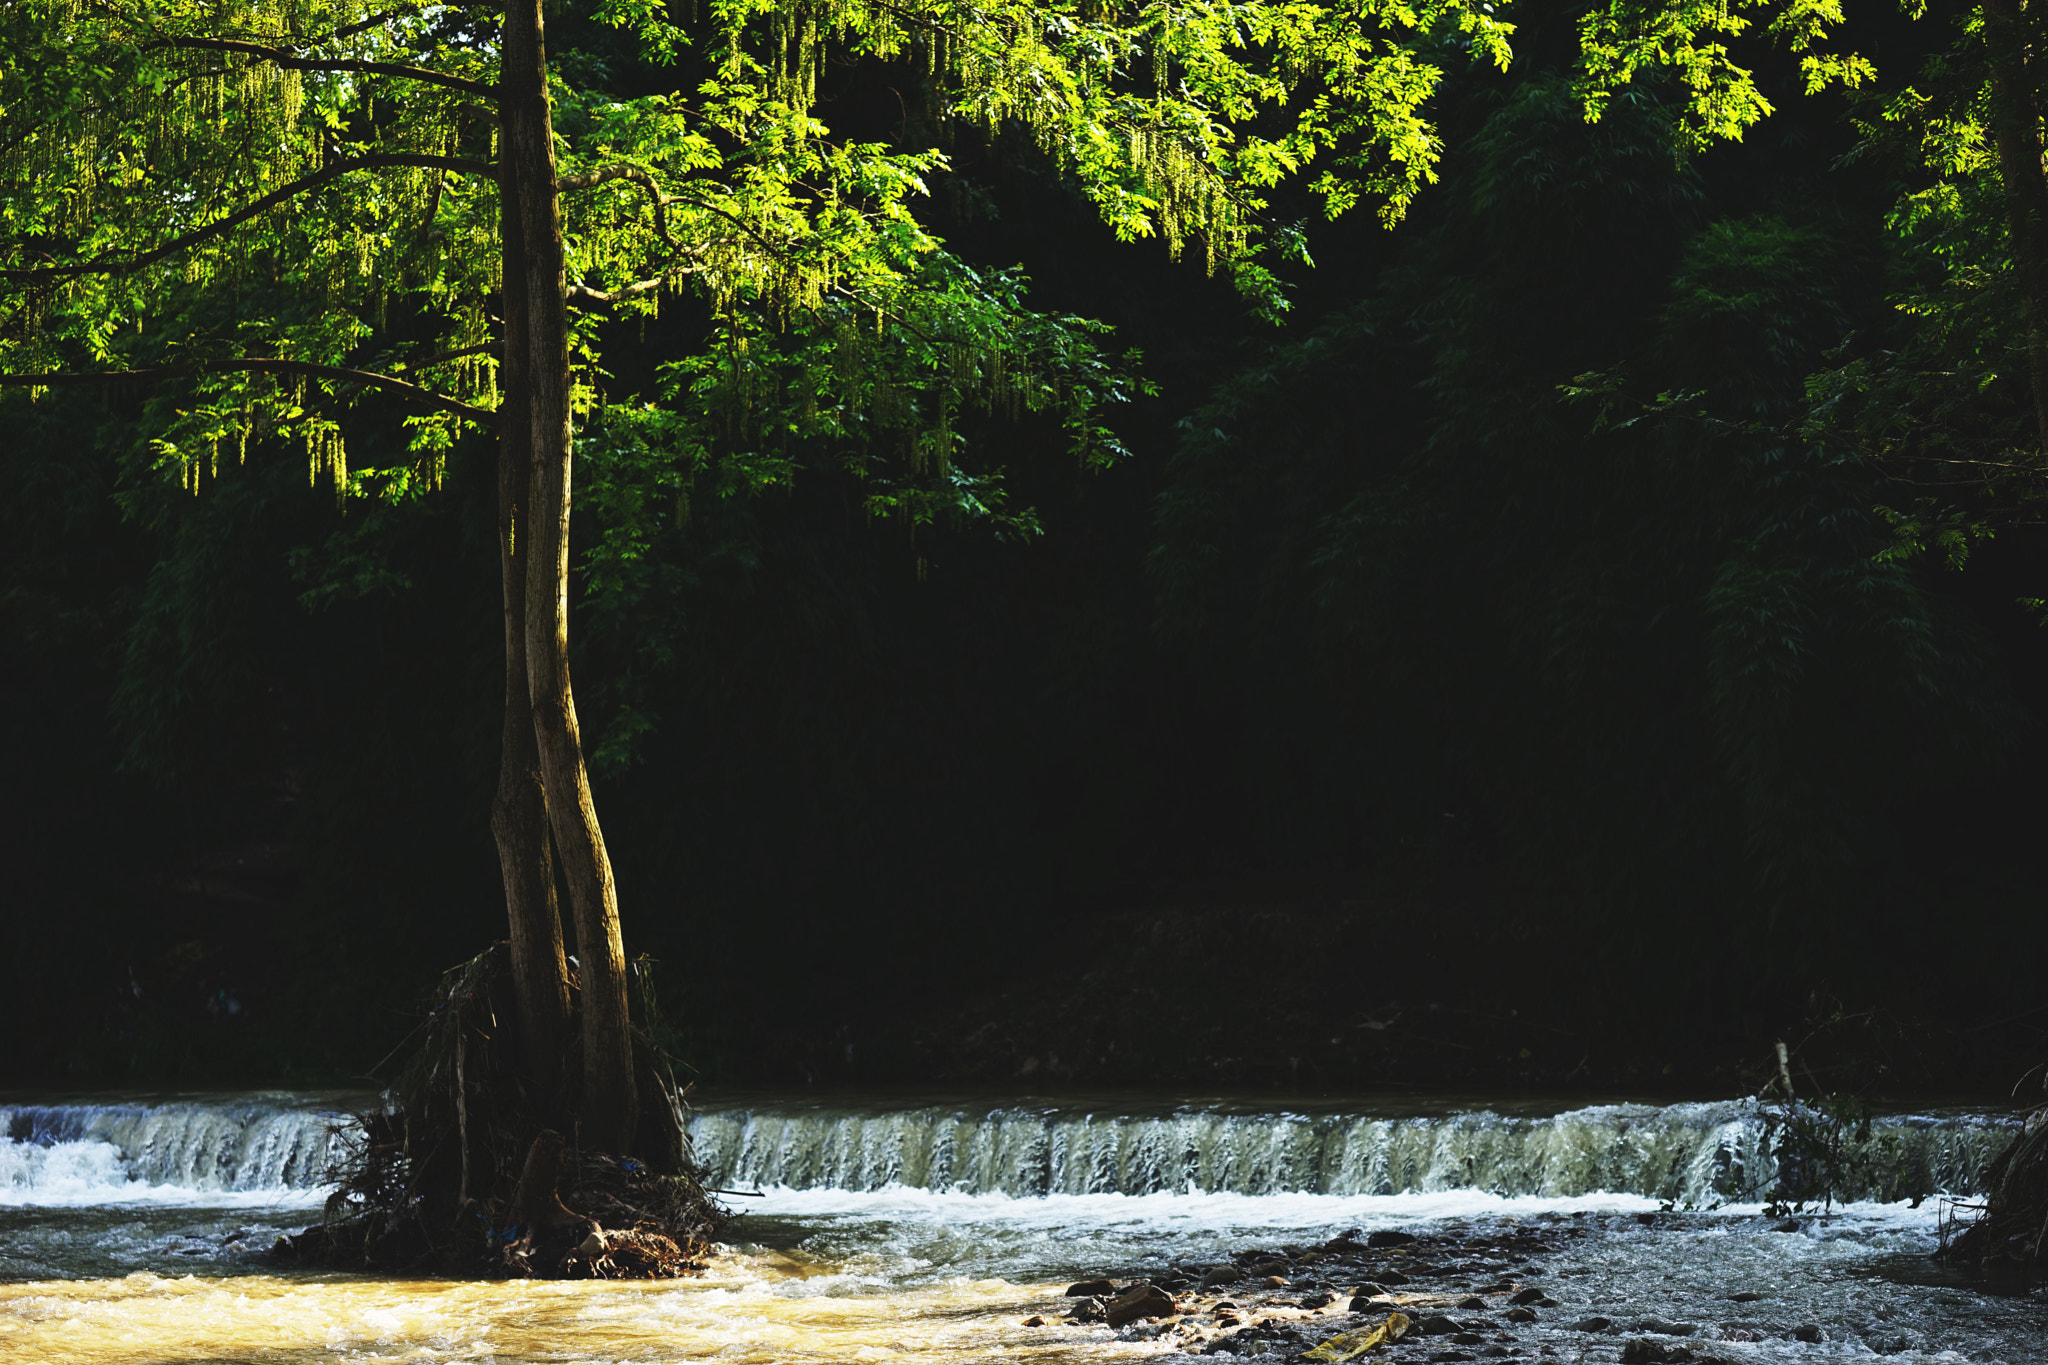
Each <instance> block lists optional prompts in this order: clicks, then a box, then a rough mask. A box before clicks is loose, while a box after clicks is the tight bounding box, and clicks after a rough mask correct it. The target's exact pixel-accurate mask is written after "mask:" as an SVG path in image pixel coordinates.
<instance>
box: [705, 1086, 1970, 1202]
mask: <svg viewBox="0 0 2048 1365" xmlns="http://www.w3.org/2000/svg"><path fill="white" fill-rule="evenodd" d="M690 1132H691V1137H692V1140H693V1141H694V1143H695V1146H696V1152H697V1158H698V1160H699V1161H701V1162H703V1163H704V1165H705V1166H706V1167H708V1168H709V1170H710V1171H711V1174H712V1178H713V1180H714V1181H715V1182H716V1183H718V1184H720V1185H723V1186H727V1187H735V1188H736V1187H753V1186H771V1187H782V1188H788V1189H800V1190H801V1189H820V1188H834V1189H846V1190H879V1189H883V1188H885V1187H888V1186H891V1185H903V1186H908V1187H911V1188H915V1189H924V1190H933V1191H953V1192H958V1193H963V1194H1006V1195H1011V1196H1014V1197H1030V1196H1037V1195H1052V1194H1068V1195H1081V1194H1127V1195H1141V1194H1154V1193H1159V1192H1163V1191H1164V1192H1174V1191H1180V1192H1187V1191H1198V1192H1204V1193H1232V1194H1246V1195H1274V1194H1297V1193H1313V1194H1328V1195H1386V1194H1420V1193H1440V1192H1444V1191H1450V1190H1476V1191H1482V1192H1485V1193H1488V1194H1495V1195H1502V1196H1532V1195H1533V1196H1546V1197H1552V1198H1557V1197H1564V1196H1571V1195H1583V1194H1592V1193H1595V1192H1607V1193H1614V1194H1636V1195H1642V1196H1645V1197H1647V1198H1651V1199H1656V1200H1660V1201H1668V1202H1671V1203H1674V1204H1679V1205H1688V1206H1693V1207H1706V1206H1708V1205H1712V1204H1716V1203H1724V1202H1739V1201H1744V1200H1754V1199H1759V1198H1761V1197H1764V1196H1766V1195H1768V1194H1769V1193H1770V1192H1771V1190H1772V1187H1773V1185H1774V1183H1775V1180H1776V1160H1775V1158H1774V1156H1773V1154H1772V1152H1771V1151H1770V1149H1769V1143H1768V1141H1767V1138H1766V1133H1765V1126H1764V1123H1763V1119H1762V1116H1761V1115H1760V1114H1759V1112H1758V1109H1757V1106H1756V1105H1755V1104H1754V1103H1753V1102H1746V1101H1732V1102H1725V1103H1709V1104H1677V1105H1668V1106H1650V1105H1636V1104H1618V1105H1601V1106H1597V1107H1594V1108H1587V1109H1575V1110H1570V1111H1567V1112H1564V1113H1559V1114H1554V1115H1546V1116H1538V1117H1519V1116H1503V1115H1500V1114H1496V1113H1492V1112H1489V1111H1483V1110H1482V1111H1477V1112H1472V1111H1467V1112H1459V1113H1449V1114H1441V1115H1410V1116H1406V1117H1387V1116H1385V1115H1383V1114H1382V1115H1375V1114H1371V1113H1359V1112H1357V1111H1356V1110H1352V1111H1349V1112H1346V1111H1342V1110H1338V1111H1326V1112H1322V1113H1311V1112H1291V1111H1284V1110H1283V1111H1277V1112H1276V1111H1266V1112H1258V1111H1247V1110H1244V1109H1242V1108H1226V1107H1200V1106H1185V1107H1181V1108H1177V1109H1174V1110H1172V1111H1169V1112H1164V1113H1151V1114H1147V1113H1144V1112H1135V1113H1134V1112H1131V1110H1130V1109H1129V1108H1124V1109H1111V1110H1108V1111H1107V1112H1105V1111H1103V1110H1101V1109H1079V1108H1075V1107H1073V1106H1044V1107H1038V1106H1032V1107H1024V1106H1004V1107H967V1106H959V1105H927V1106H916V1107H906V1108H902V1109H869V1110H865V1111H863V1110H858V1109H851V1108H830V1107H825V1106H816V1105H803V1106H778V1105H773V1104H765V1105H759V1106H745V1107H733V1108H727V1107H719V1108H713V1109H707V1110H706V1111H704V1112H701V1113H699V1114H697V1115H695V1116H694V1117H693V1119H692V1121H691V1125H690ZM2008 1137H2009V1131H2008V1130H2007V1129H2006V1127H2005V1126H2004V1125H2003V1124H2002V1123H2000V1122H1998V1121H1994V1120H1991V1119H1987V1118H1984V1117H1982V1116H1976V1115H1969V1114H1960V1113H1952V1114H1946V1115H1941V1116H1929V1115H1905V1116H1897V1117H1890V1118H1882V1119H1879V1120H1877V1121H1875V1122H1874V1123H1873V1125H1872V1130H1871V1134H1870V1136H1869V1138H1868V1139H1867V1140H1865V1141H1863V1142H1860V1143H1859V1144H1857V1147H1856V1150H1855V1152H1854V1153H1853V1156H1854V1159H1853V1161H1851V1162H1850V1163H1849V1181H1848V1183H1846V1184H1844V1185H1842V1186H1839V1187H1838V1188H1836V1190H1835V1191H1834V1193H1835V1196H1836V1197H1837V1198H1838V1199H1851V1200H1879V1201H1890V1200H1896V1199H1901V1198H1915V1197H1918V1196H1921V1195H1925V1194H1931V1193H1936V1192H1940V1193H1946V1194H1953V1195H1963V1194H1969V1193H1973V1192H1975V1191H1976V1190H1977V1189H1978V1188H1979V1184H1980V1181H1981V1178H1982V1175H1983V1172H1984V1169H1985V1167H1986V1166H1987V1165H1988V1164H1989V1162H1990V1161H1991V1160H1992V1159H1993V1158H1995V1157H1996V1156H1997V1154H1998V1152H1999V1150H2000V1149H2001V1148H2002V1147H2003V1145H2004V1143H2005V1141H2006V1140H2007V1139H2008Z"/></svg>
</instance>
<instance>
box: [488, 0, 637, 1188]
mask: <svg viewBox="0 0 2048 1365" xmlns="http://www.w3.org/2000/svg"><path fill="white" fill-rule="evenodd" d="M504 43H505V53H504V77H503V94H502V100H503V109H504V111H505V116H506V117H505V123H504V129H503V147H504V157H503V160H504V163H505V164H506V165H507V166H508V167H509V168H513V169H512V172H511V181H510V183H511V185H512V188H513V197H514V199H515V200H516V201H517V203H518V206H519V227H520V238H521V241H522V243H523V245H524V249H525V267H526V268H525V270H524V272H523V273H524V276H525V280H526V290H527V311H526V319H527V353H528V355H529V356H530V357H531V368H530V369H529V371H528V373H527V393H528V402H529V409H530V412H531V416H532V423H531V430H532V438H531V439H532V443H533V449H532V456H533V479H532V485H531V487H530V489H529V490H528V496H529V504H530V511H529V513H528V516H527V518H526V521H525V529H526V530H527V532H528V536H527V540H528V544H529V548H528V549H527V551H526V678H527V691H528V696H529V698H530V700H531V704H532V708H533V728H534V736H535V739H536V740H537V742H538V745H539V750H540V768H541V777H542V781H543V784H544V786H545V789H546V792H547V809H548V823H549V826H550V828H552V830H553V831H554V836H555V849H556V852H557V853H558V854H559V855H560V857H561V860H562V873H563V878H564V880H565V881H566V882H567V883H568V887H569V904H570V908H571V909H572V910H573V911H574V913H575V916H576V948H577V954H578V958H577V962H578V968H579V975H580V976H581V980H582V996H581V999H582V1009H583V1020H582V1025H583V1027H582V1032H583V1100H582V1104H581V1106H580V1109H579V1117H580V1119H581V1133H580V1141H581V1143H582V1144H583V1145H586V1146H591V1147H598V1148H603V1149H606V1150H610V1151H615V1152H619V1151H625V1150H626V1149H627V1148H628V1147H629V1146H630V1145H631V1143H632V1139H633V1131H634V1128H635V1126H636V1124H637V1122H638V1118H639V1106H638V1104H637V1102H636V1098H635V1094H634V1086H633V1039H632V1034H631V1032H630V1026H629V1019H628V1015H627V1007H626V950H625V944H624V942H623V940H622V939H621V938H620V935H619V904H618V893H617V890H616V888H615V887H614V886H613V884H612V867H611V860H610V859H609V858H608V857H607V856H606V855H605V849H604V834H603V832H602V831H601V830H600V829H599V828H598V824H597V807H596V806H595V805H594V804H593V803H592V801H591V798H590V774H589V772H588V770H587V769H586V768H585V767H584V764H583V744H582V739H581V736H580V735H579V734H578V732H577V727H576V702H575V698H574V696H573V695H572V694H571V692H570V689H569V488H570V460H571V456H572V453H573V449H572V444H571V434H570V429H569V416H570V414H569V383H570V381H569V338H568V320H567V317H566V311H567V309H566V293H565V286H566V281H565V278H564V274H563V270H564V266H563V259H562V228H561V219H560V214H559V205H558V194H557V192H556V189H555V145H554V125H553V119H552V116H551V113H550V111H549V108H548V92H547V56H546V48H545V46H544V39H543V33H542V23H541V0H508V3H507V5H506V7H505V30H504Z"/></svg>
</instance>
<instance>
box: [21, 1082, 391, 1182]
mask: <svg viewBox="0 0 2048 1365" xmlns="http://www.w3.org/2000/svg"><path fill="white" fill-rule="evenodd" d="M358 1131H359V1130H357V1129H356V1127H355V1125H354V1124H353V1123H352V1122H351V1121H350V1120H349V1119H348V1118H347V1117H346V1116H345V1115H344V1114H343V1113H341V1112H339V1111H337V1110H336V1109H334V1108H331V1107H328V1106H326V1105H322V1104H320V1103H318V1102H317V1101H316V1102H313V1103H311V1104H309V1103H308V1102H307V1101H306V1100H304V1099H301V1098H298V1097H293V1096H269V1095H253V1096H231V1097H222V1098H197V1099H187V1098H180V1099H172V1100H166V1101H161V1102H151V1101H146V1100H123V1101H115V1102H111V1103H80V1104H15V1105H0V1133H4V1134H5V1141H4V1142H0V1203H16V1204H63V1203H99V1202H105V1201H107V1200H110V1199H122V1198H137V1197H156V1198H159V1199H163V1198H177V1197H181V1196H182V1197H191V1198H195V1199H199V1200H205V1199H207V1198H208V1197H209V1196H217V1195H221V1194H253V1195H263V1194H271V1193H283V1192H287V1191H293V1192H297V1191H305V1192H311V1191H315V1190H319V1189H321V1188H322V1187H324V1186H326V1185H328V1184H330V1183H332V1182H331V1179H330V1176H329V1172H331V1171H333V1170H335V1169H337V1168H338V1166H339V1164H340V1163H341V1162H342V1161H343V1160H344V1159H345V1158H346V1156H347V1154H348V1148H349V1144H350V1142H351V1141H352V1140H353V1138H354V1135H355V1134H356V1133H357V1132H358Z"/></svg>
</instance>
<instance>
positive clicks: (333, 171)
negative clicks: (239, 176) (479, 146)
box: [0, 152, 498, 284]
mask: <svg viewBox="0 0 2048 1365" xmlns="http://www.w3.org/2000/svg"><path fill="white" fill-rule="evenodd" d="M397 167H416V168H419V169H423V170H445V171H460V172H462V173H464V174H466V175H480V176H483V177H485V178H487V179H491V180H496V179H497V178H498V172H497V168H496V167H494V166H492V165H491V164H490V163H489V162H487V161H467V160H464V159H463V158H461V157H453V156H427V155H424V154H416V153H412V152H389V153H378V154H375V155H372V156H358V157H352V158H350V159H349V160H347V161H335V162H330V163H329V164H328V165H325V166H323V167H321V168H320V169H319V170H317V171H315V172H313V174H311V175H308V176H303V177H301V178H300V179H298V180H294V181H292V183H291V184H289V185H285V186H282V187H280V188H278V189H275V190H272V191H271V192H270V193H269V194H266V195H264V196H263V197H262V198H261V199H258V200H256V201H255V202H254V203H251V204H247V205H244V206H243V207H242V208H239V209H237V210H235V211H234V212H233V213H231V214H229V215H228V216H227V217H225V218H218V219H215V220H214V221H213V222H211V223H208V224H207V225H206V226H205V227H202V228H195V229H193V230H192V231H191V232H188V233H185V234H184V235H183V236H180V237H173V238H172V239H171V240H170V241H168V242H165V243H164V244H163V245H162V246H159V247H155V248H153V249H151V250H149V251H145V252H143V253H142V254H141V255H139V256H131V257H129V258H128V259H127V260H124V261H109V260H107V259H105V258H104V257H101V258H98V259H95V260H90V261H84V262H81V263H80V264H78V265H52V266H43V267H38V268H34V269H27V268H22V269H10V270H0V281H5V282H9V283H15V284H45V283H49V282H52V281H55V280H63V279H72V278H75V277H77V276H79V275H125V274H127V273H128V272H129V271H131V270H141V269H143V268H144V267H145V266H152V265H155V264H156V263H157V262H158V261H161V260H163V259H164V258H165V257H166V256H172V255H176V254H177V253H178V252H180V251H183V250H184V249H185V248H186V247H188V246H194V245H197V244H198V243H200V242H203V241H205V240H206V239H207V238H209V237H217V236H219V235H220V234H221V233H223V232H226V231H227V230H228V229H230V228H233V227H239V226H240V225H241V224H243V223H246V222H248V221H249V220H250V219H251V218H254V217H256V216H257V215H259V214H262V213H266V212H268V211H269V210H271V209H273V208H276V207H277V206H278V205H279V204H282V203H284V202H285V201H286V200H288V199H291V198H293V197H295V196H297V195H301V194H304V193H305V192H306V191H307V190H311V189H318V188H319V187H320V186H322V185H324V184H327V183H328V182H329V181H331V180H339V179H340V178H341V177H342V176H344V175H348V174H350V173H352V172H355V171H373V170H386V169H392V168H397Z"/></svg>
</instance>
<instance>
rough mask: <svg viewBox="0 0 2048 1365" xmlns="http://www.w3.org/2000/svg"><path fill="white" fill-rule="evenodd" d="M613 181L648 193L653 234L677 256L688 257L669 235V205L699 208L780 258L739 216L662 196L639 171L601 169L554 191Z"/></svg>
mask: <svg viewBox="0 0 2048 1365" xmlns="http://www.w3.org/2000/svg"><path fill="white" fill-rule="evenodd" d="M613 180H627V181H631V182H632V183H633V184H635V185H638V186H639V187H640V188H641V189H643V190H645V191H646V192H647V197H648V199H649V200H651V201H652V202H653V205H654V230H655V231H656V232H657V233H659V234H660V235H661V240H662V241H664V242H666V243H667V244H668V246H669V249H670V250H672V251H674V252H675V253H676V254H677V255H678V256H681V255H685V254H687V251H686V249H685V248H684V246H683V244H682V243H680V242H678V241H677V240H676V239H675V238H674V237H671V236H670V235H669V231H668V206H669V205H670V204H688V205H690V206H691V207H693V208H700V209H702V210H704V211H705V212H706V213H712V214H716V215H717V216H719V217H720V218H723V219H725V221H727V222H728V223H731V224H732V225H733V226H734V227H736V228H738V229H739V230H740V231H741V232H744V233H746V234H747V236H749V237H752V238H753V239H754V240H755V241H757V242H759V243H760V244H761V246H762V249H763V250H765V251H767V252H768V254H769V255H771V256H779V255H781V254H783V253H782V249H781V248H780V247H778V246H776V245H775V243H773V242H771V241H769V240H768V239H767V238H766V237H764V236H762V235H761V231H760V229H758V228H756V227H755V226H754V225H753V224H752V223H749V222H748V221H747V220H746V219H745V218H743V217H741V216H740V215H739V214H737V213H734V212H733V211H732V210H731V209H727V208H721V207H719V206H718V205H717V204H713V203H710V202H708V201H706V200H703V199H699V198H698V197H697V196H696V195H693V194H663V193H662V192H661V187H660V186H659V185H657V184H655V183H654V177H653V176H651V175H649V174H648V173H647V172H646V171H643V170H641V169H640V168H639V167H638V166H602V167H599V168H598V169H597V170H594V171H583V172H581V173H579V174H576V175H564V176H557V177H556V178H555V189H556V190H557V191H563V192H566V191H569V190H587V189H592V188H594V187H596V186H598V185H603V184H607V183H609V182H611V181H613Z"/></svg>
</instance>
